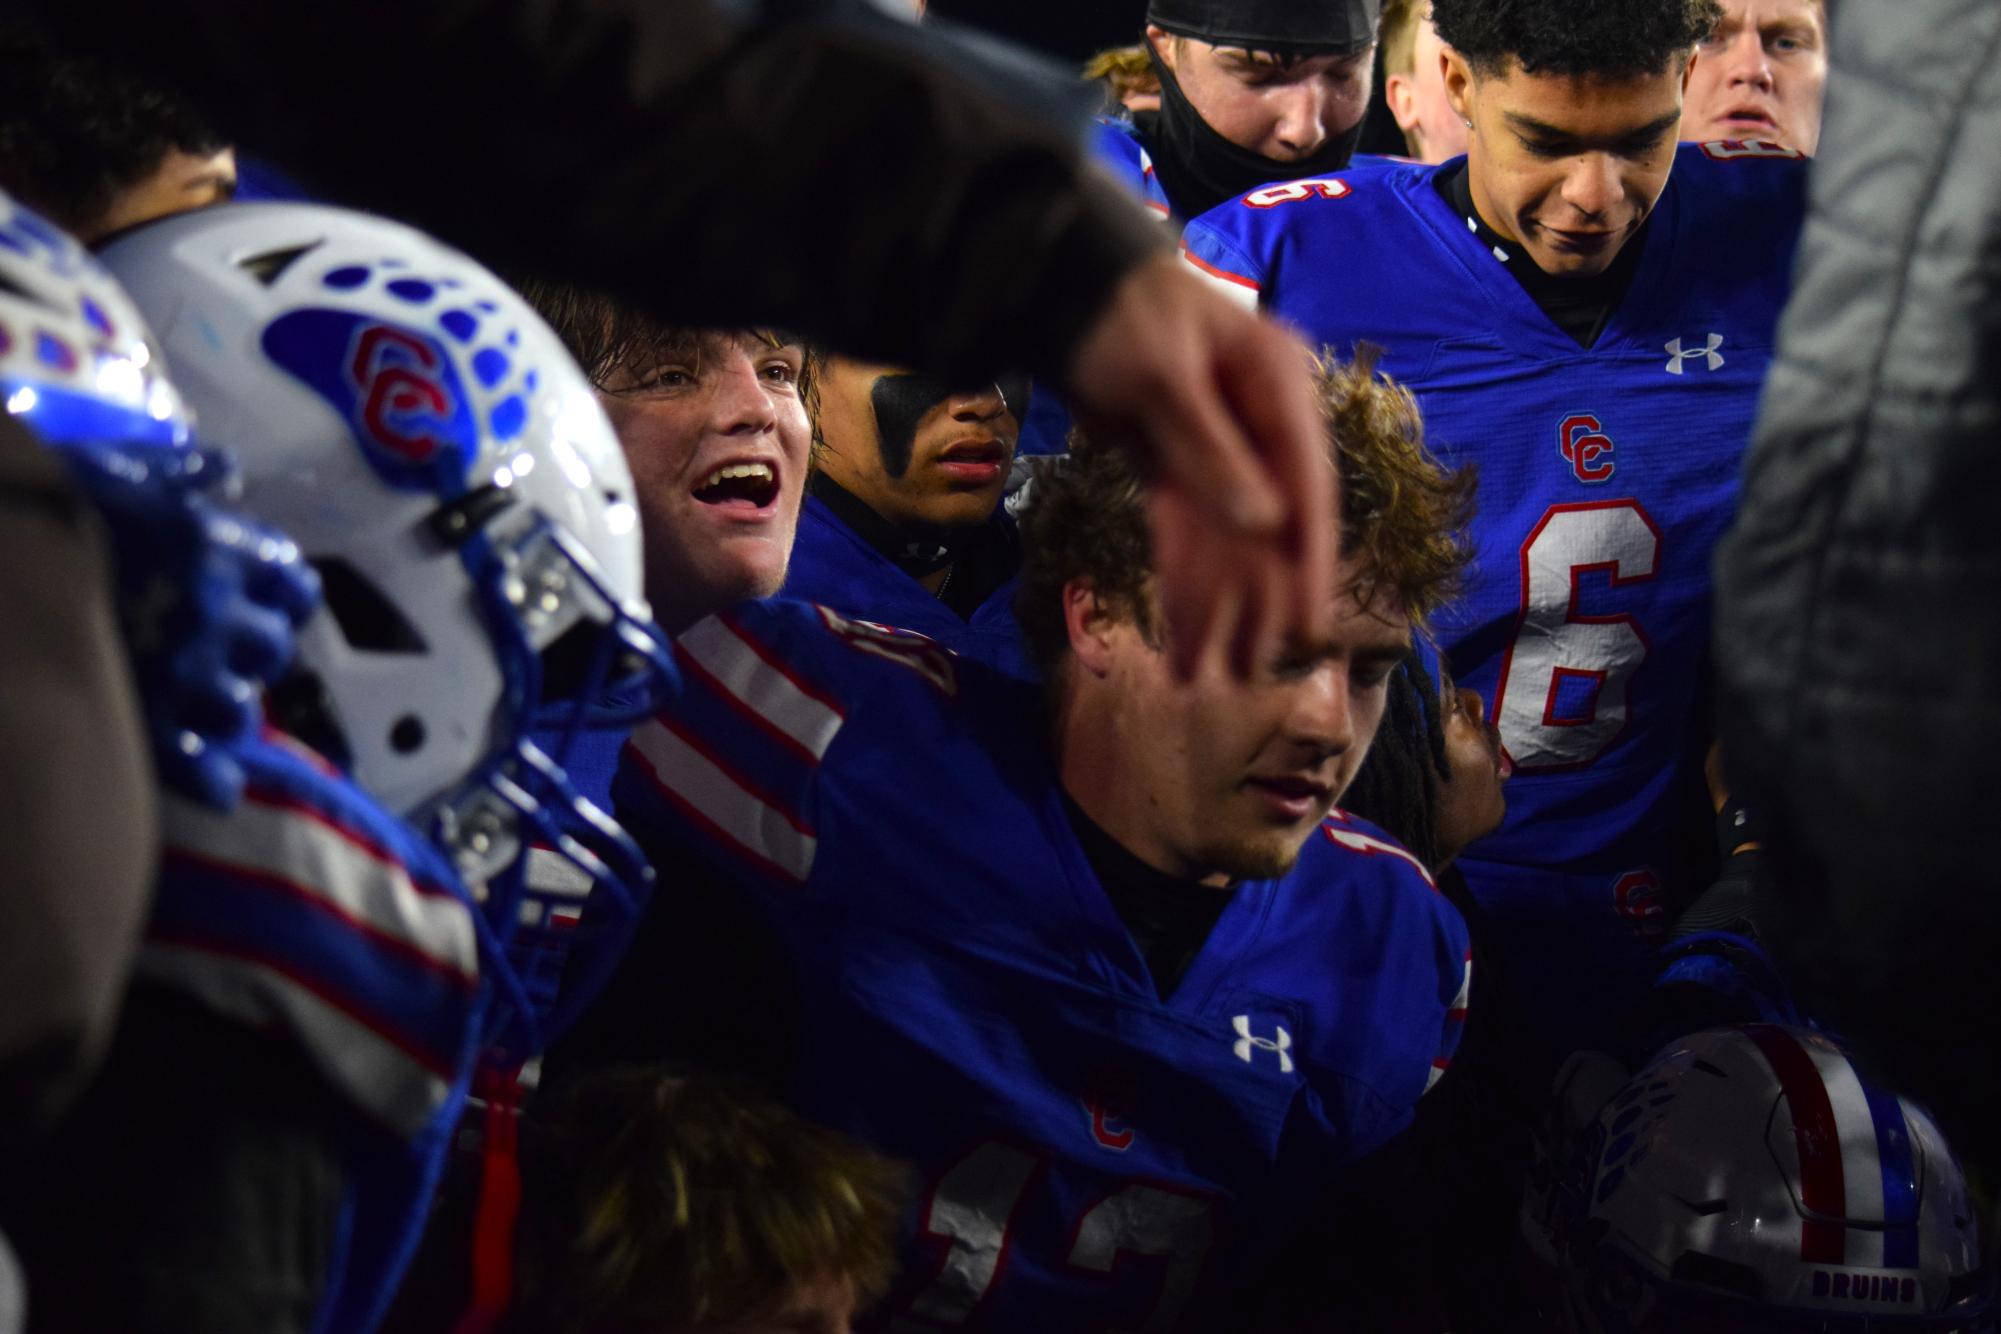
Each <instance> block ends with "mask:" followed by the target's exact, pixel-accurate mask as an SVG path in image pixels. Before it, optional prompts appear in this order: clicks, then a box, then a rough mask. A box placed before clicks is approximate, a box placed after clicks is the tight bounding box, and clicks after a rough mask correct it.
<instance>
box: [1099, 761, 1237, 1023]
mask: <svg viewBox="0 0 2001 1334" xmlns="http://www.w3.org/2000/svg"><path fill="white" fill-rule="evenodd" d="M1063 809H1064V810H1065V811H1066V812H1068V813H1069V816H1070V827H1071V828H1072V829H1074V830H1076V831H1077V842H1078V843H1079V844H1080V845H1081V846H1082V847H1083V849H1084V860H1086V861H1088V862H1089V863H1091V870H1092V871H1094V872H1096V873H1097V877H1098V883H1099V884H1101V885H1103V886H1104V887H1105V894H1106V896H1107V897H1108V898H1110V899H1111V901H1112V908H1113V909H1114V911H1116V912H1117V913H1118V915H1119V920H1120V921H1122V922H1124V923H1125V924H1126V930H1127V932H1129V933H1130V934H1131V936H1132V938H1133V943H1134V944H1136V945H1138V946H1139V952H1140V955H1141V957H1143V958H1144V959H1145V960H1146V967H1147V971H1148V972H1149V973H1152V974H1153V986H1154V990H1155V991H1156V992H1157V993H1158V994H1159V995H1160V997H1161V999H1163V1000H1165V999H1166V998H1167V997H1169V996H1172V995H1173V994H1174V989H1175V988H1176V987H1178V986H1180V985H1181V978H1182V975H1183V974H1185V973H1186V972H1187V971H1188V966H1189V965H1190V964H1192V963H1194V962H1195V956H1196V955H1198V954H1200V953H1201V952H1202V946H1203V945H1204V944H1206V943H1207V942H1208V940H1209V933H1210V932H1211V931H1212V930H1214V929H1215V926H1216V921H1217V919H1218V918H1220V917H1221V916H1222V915H1223V909H1225V908H1227V907H1229V906H1230V900H1231V899H1232V898H1234V897H1236V893H1237V891H1236V889H1235V888H1234V887H1232V888H1229V889H1218V888H1216V887H1215V886H1213V885H1204V884H1198V883H1196V882H1195V881H1192V880H1183V879H1181V878H1179V877H1178V876H1171V875H1169V874H1167V873H1166V872H1165V871H1157V870H1155V869H1154V868H1153V867H1151V866H1148V865H1147V864H1146V863H1145V862H1143V861H1141V860H1140V859H1139V858H1137V857H1135V856H1133V855H1132V853H1130V852H1128V851H1126V849H1125V848H1124V847H1122V846H1121V845H1120V844H1119V842H1118V840H1117V839H1115V838H1113V837H1112V836H1111V835H1110V834H1108V833H1106V832H1105V831H1104V830H1103V829H1100V828H1099V827H1098V823H1097V821H1095V820H1093V819H1092V818H1091V817H1090V816H1088V815H1086V814H1084V811H1083V808H1082V807H1080V806H1078V805H1077V803H1076V802H1074V801H1072V800H1071V799H1070V794H1069V793H1068V792H1065V793H1064V794H1063Z"/></svg>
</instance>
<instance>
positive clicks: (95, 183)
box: [0, 20, 229, 235]
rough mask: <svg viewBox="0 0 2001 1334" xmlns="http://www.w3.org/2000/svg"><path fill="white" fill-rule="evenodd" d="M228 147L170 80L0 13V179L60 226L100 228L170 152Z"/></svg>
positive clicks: (75, 229)
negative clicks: (150, 77)
mask: <svg viewBox="0 0 2001 1334" xmlns="http://www.w3.org/2000/svg"><path fill="white" fill-rule="evenodd" d="M227 147H229V141H228V140H227V139H225V138H223V137H222V136H221V135H220V134H219V133H217V132H216V130H215V128H214V127H213V126H212V125H210V124H209V123H208V121H207V120H206V119H204V118H203V117H202V116H201V114H200V113H199V112H197V111H196V110H195V109H194V108H193V107H192V106H190V105H189V104H188V103H186V102H185V101H183V100H182V99H181V98H180V97H179V96H177V95H176V94H175V93H174V92H173V91H171V90H170V89H168V88H166V87H162V86H156V85H154V84H153V83H151V82H149V81H147V80H146V79H144V78H140V77H135V76H133V75H132V74H129V73H127V72H125V71H124V70H122V69H113V68H111V67H109V66H106V65H104V64H101V63H100V62H97V61H94V60H89V59H85V58H82V57H78V56H73V55H70V54H68V53H67V52H65V51H63V50H61V49H60V48H58V47H56V46H54V45H52V44H51V43H49V42H48V41H47V40H45V39H44V38H43V37H42V36H41V34H39V33H38V32H35V31H33V30H31V29H29V28H27V27H26V26H24V25H23V24H21V23H20V22H18V21H14V20H7V21H4V22H0V186H4V187H5V188H6V190H7V192H8V193H9V194H11V195H13V196H14V197H15V198H16V199H18V200H20V201H21V202H22V203H24V204H26V205H28V207H30V208H32V209H34V210H36V211H37V212H39V213H41V214H43V215H44V216H46V217H47V218H48V219H49V220H50V221H51V222H53V223H55V224H56V225H57V226H59V227H62V228H64V229H65V230H67V231H71V232H75V233H78V234H83V235H87V234H89V233H91V232H94V231H96V230H98V226H99V224H100V223H101V222H102V221H103V219H104V218H105V215H106V214H108V213H109V212H110V211H111V207H112V204H113V203H114V202H115V201H116V199H117V197H118V195H119V194H120V193H121V192H122V191H125V190H128V189H130V188H131V187H132V186H135V185H137V184H138V183H139V182H141V181H143V180H145V179H146V178H147V177H148V176H150V175H152V174H153V173H154V172H155V171H158V170H159V168H160V164H161V163H162V162H164V161H165V160H166V158H167V155H168V154H169V153H171V152H173V151H174V150H176V149H178V150H180V151H181V152H184V153H192V154H194V155H196V156H198V157H208V156H210V155H212V154H215V153H219V152H221V151H222V150H223V149H225V148H227Z"/></svg>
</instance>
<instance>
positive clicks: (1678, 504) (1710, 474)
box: [1184, 0, 1805, 1059]
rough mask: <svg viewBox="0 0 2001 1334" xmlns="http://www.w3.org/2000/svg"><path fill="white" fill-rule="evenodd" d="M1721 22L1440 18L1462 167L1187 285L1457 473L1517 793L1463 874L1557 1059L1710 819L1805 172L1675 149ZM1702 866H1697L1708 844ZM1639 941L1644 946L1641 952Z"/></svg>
mask: <svg viewBox="0 0 2001 1334" xmlns="http://www.w3.org/2000/svg"><path fill="white" fill-rule="evenodd" d="M1718 12H1719V11H1718V8H1717V6H1716V5H1715V4H1714V3H1713V0H1620V2H1619V3H1608V4H1595V5H1589V6H1578V5H1574V4H1570V3H1565V2H1564V0H1528V2H1527V3H1511V4H1502V3H1499V2H1498V0H1435V2H1434V4H1433V6H1432V16H1433V20H1434V22H1435V23H1436V24H1437V26H1438V31H1439V35H1440V37H1442V38H1443V39H1444V40H1445V42H1446V43H1447V46H1448V47H1449V48H1450V49H1449V50H1448V52H1447V55H1446V61H1447V79H1446V85H1447V91H1448V93H1449V95H1450V96H1451V98H1452V101H1453V105H1454V106H1455V107H1456V108H1457V109H1458V110H1459V112H1460V114H1461V115H1462V116H1463V117H1464V118H1465V119H1466V120H1467V121H1468V122H1470V124H1471V139H1470V141H1469V152H1468V155H1467V157H1466V158H1464V159H1463V160H1457V161H1454V162H1450V163H1446V164H1444V165H1443V166H1441V167H1435V168H1434V167H1421V166H1415V165H1403V164H1383V165H1379V166H1373V167H1368V168H1356V169H1352V170H1350V171H1347V172H1343V173H1339V174H1335V175H1329V176H1321V177H1315V178H1310V179H1304V180H1300V181H1295V182H1290V183H1286V184H1283V185H1279V186H1273V187H1267V188H1265V189H1262V190H1257V191H1253V192H1251V193H1250V194H1247V195H1245V196H1244V197H1243V198H1241V199H1239V200H1236V201H1233V202H1231V203H1229V204H1226V205H1224V206H1223V207H1221V208H1219V209H1217V210H1215V211H1213V212H1212V213H1210V214H1208V215H1206V216H1205V217H1203V218H1201V219H1198V220H1197V221H1196V222H1195V223H1193V224H1191V225H1190V226H1189V228H1188V231H1187V234H1186V237H1185V241H1184V245H1185V250H1186V253H1187V256H1188V258H1189V259H1190V261H1191V262H1192V263H1194V264H1195V265H1196V266H1197V267H1198V268H1199V269H1202V270H1204V271H1206V272H1208V273H1209V274H1210V275H1211V276H1212V277H1213V278H1215V279H1217V280H1218V282H1219V284H1220V285H1221V286H1222V287H1223V288H1225V289H1227V290H1234V291H1236V292H1237V293H1238V295H1239V296H1240V297H1241V298H1242V299H1243V300H1245V301H1246V302H1257V303H1260V304H1262V305H1263V306H1264V307H1265V308H1266V309H1267V310H1269V311H1272V312H1274V313H1276V314H1277V315H1279V316H1281V317H1283V318H1285V319H1288V320H1290V321H1292V322H1293V323H1294V324H1296V325H1298V326H1300V327H1302V328H1303V329H1304V330H1305V331H1306V332H1307V333H1308V334H1309V335H1310V336H1311V337H1312V338H1314V339H1315V340H1317V341H1325V342H1328V343H1332V344H1335V345H1346V344H1348V343H1350V342H1353V341H1354V340H1356V339H1367V340H1369V341H1370V342H1372V343H1376V344H1380V345H1381V346H1382V347H1383V348H1384V349H1385V352H1384V356H1383V368H1384V370H1385V371H1386V372H1387V373H1389V374H1390V375H1392V376H1393V377H1395V378H1397V379H1399V380H1400V381H1402V382H1403V383H1405V384H1408V385H1409V386H1410V387H1411V388H1412V389H1413V390H1415V391H1416V393H1417V395H1418V398H1419V401H1420V402H1421V403H1422V404H1423V406H1424V411H1425V418H1426V424H1427V428H1428V430H1429V432H1430V434H1431V437H1432V439H1433V441H1434V443H1435V445H1436V447H1437V448H1438V449H1439V450H1440V451H1441V454H1442V455H1443V456H1444V457H1445V458H1447V459H1448V460H1451V461H1455V462H1458V461H1477V463H1478V465H1479V468H1480V479H1481V506H1480V514H1479V517H1478V519H1477V521H1476V524H1475V532H1476V540H1477V544H1478V549H1479V559H1478V562H1477V565H1476V568H1477V570H1478V574H1477V576H1476V577H1475V579H1474V581H1473V583H1472V585H1471V587H1470V589H1469V595H1468V597H1467V598H1466V599H1465V600H1464V601H1463V603H1461V604H1460V605H1459V606H1456V607H1455V608H1453V609H1452V610H1451V612H1450V613H1449V614H1448V615H1447V616H1446V617H1444V618H1442V621H1441V625H1440V631H1441V638H1442V640H1443V642H1444V645H1445V648H1446V650H1447V657H1448V659H1449V662H1450V667H1451V670H1452V675H1453V676H1454V678H1455V679H1457V680H1458V681H1459V682H1460V683H1461V684H1463V685H1466V686H1469V687H1471V688H1473V689H1474V690H1477V691H1478V692H1479V693H1480V695H1481V696H1482V698H1483V699H1484V700H1485V702H1486V706H1487V714H1488V716H1489V717H1491V718H1493V719H1494V720H1495V721H1496V722H1497V723H1498V724H1499V726H1500V729H1501V736H1502V739H1503V741H1504V742H1505V744H1506V746H1507V750H1508V754H1509V755H1510V757H1511V758H1512V760H1513V763H1514V765H1515V770H1516V776H1515V778H1514V780H1513V782H1512V783H1511V785H1510V788H1509V794H1508V815H1507V819H1506V821H1505V823H1504V824H1503V825H1502V827H1501V829H1500V831H1499V832H1498V833H1496V834H1494V835H1493V836H1491V837H1489V838H1487V839H1485V840H1482V841H1481V842H1480V843H1479V844H1477V845H1475V846H1474V847H1472V848H1470V849H1469V850H1468V851H1467V853H1466V855H1465V856H1463V857H1462V858H1461V859H1460V862H1459V865H1460V867H1461V869H1462V870H1464V872H1465V874H1466V877H1467V880H1468V882H1469V883H1470V884H1471V886H1472V888H1473V891H1474V893H1475V894H1476V895H1477V896H1478V897H1479V898H1480V899H1481V900H1482V901H1483V902H1484V903H1486V904H1487V905H1488V907H1489V909H1490V911H1491V914H1492V916H1493V918H1494V922H1495V926H1496V928H1497V930H1498V931H1499V933H1500V934H1501V936H1502V937H1503V939H1504V941H1505V943H1506V946H1507V948H1508V949H1509V950H1510V952H1511V953H1513V954H1515V955H1516V956H1517V957H1516V963H1517V965H1518V967H1517V972H1518V973H1519V975H1520V976H1521V978H1522V981H1523V983H1524V989H1525V991H1526V992H1527V993H1528V997H1527V999H1528V1002H1529V1005H1530V1008H1531V1010H1532V1012H1534V1014H1535V1015H1536V1017H1537V1022H1538V1024H1539V1025H1540V1026H1541V1027H1542V1028H1543V1029H1544V1030H1545V1032H1546V1037H1547V1042H1546V1045H1547V1047H1548V1049H1549V1050H1548V1053H1547V1054H1548V1056H1549V1057H1550V1058H1551V1059H1554V1058H1555V1057H1556V1056H1558V1055H1560V1054H1561V1052H1563V1051H1565V1050H1569V1049H1571V1048H1574V1047H1578V1046H1583V1045H1591V1044H1597V1045H1604V1044H1605V1043H1607V1042H1608V1041H1609V1040H1610V1036H1609V1033H1608V1031H1607V1028H1608V1026H1609V1025H1610V1023H1611V1022H1612V1019H1613V1016H1614V1015H1615V1014H1616V1013H1617V1010H1618V1008H1619V1005H1620V1004H1621V1002H1623V1001H1626V1000H1629V999H1632V998H1634V997H1636V996H1637V994H1638V991H1639V989H1640V988H1642V987H1643V986H1644V984H1645V981H1646V979H1647V976H1648V965H1647V953H1646V949H1645V945H1644V942H1643V941H1642V940H1641V939H1639V935H1638V933H1637V932H1636V931H1635V930H1634V929H1632V927H1633V926H1651V925H1654V924H1657V923H1658V922H1659V920H1660V914H1661V910H1662V895H1663V892H1664V890H1665V891H1669V892H1688V891H1691V890H1693V889H1699V888H1700V887H1701V884H1702V881H1703V877H1702V876H1701V874H1700V873H1699V872H1698V873H1697V874H1695V875H1692V876H1688V877H1687V878H1686V879H1687V881H1688V883H1679V882H1678V879H1677V864H1678V860H1679V854H1678V849H1679V848H1680V847H1682V846H1683V843H1684V840H1683V838H1682V836H1681V833H1680V831H1679V828H1678V825H1679V823H1680V820H1681V814H1682V811H1683V808H1684V807H1688V808H1689V814H1690V815H1691V816H1692V817H1694V818H1693V819H1692V820H1691V824H1695V823H1699V822H1700V811H1699V803H1700V790H1699V788H1698V787H1697V784H1698V783H1699V781H1700V779H1699V773H1698V766H1699V764H1700V761H1701V757H1702V754H1703V742H1704V738H1703V736H1702V735H1701V733H1702V731H1703V722H1702V719H1701V717H1700V714H1699V705H1698V697H1699V694H1700V688H1701V685H1702V682H1703V679H1704V675H1705V671H1706V663H1707V656H1708V651H1709V638H1708V636H1709V588H1710V582H1709V556H1710V550H1711V548H1712V547H1713V546H1714V544H1715V542H1716V539H1717V537H1718V535H1719V534H1720V532H1721V530H1722V527H1723V525H1724V523H1725V521H1726V519H1727V517H1728V515H1729V513H1730V511H1731V507H1732V506H1733V504H1734V503H1735V498H1736V493H1737V468H1738V460H1739V457H1740V456H1741V454H1742V452H1743V447H1744V443H1745V441H1746V439H1747V436H1748V432H1749V428H1750V423H1751V418H1752V414H1753V412H1754V410H1755V407H1756V403H1757V396H1758V391H1759V388H1760V386H1761V384H1762V382H1763V379H1764V372H1765V368H1766V366H1767V364H1768V363H1769V361H1770V358H1771V349H1772V340H1773V334H1774V327H1775V324H1776V321H1777V317H1778V312H1779V309H1780V307H1781V306H1782V305H1783V303H1784V300H1785V296H1786V293H1787V290H1788V283H1789V278H1790V270H1791V258H1792V253H1793V247H1794V244H1795V241H1796V239H1797V232H1798V226H1799V219H1800V213H1801V208H1802V203H1803V184H1804V177H1805V168H1804V163H1803V162H1802V161H1801V160H1800V154H1799V153H1797V152H1796V151H1794V150H1792V149H1789V148H1784V147H1780V146H1776V145H1766V144H1741V143H1734V142H1726V143H1718V144H1708V145H1689V146H1685V147H1679V148H1678V147H1677V143H1676V132H1677V129H1678V127H1679V125H1680V119H1681V110H1682V91H1683V87H1684V85H1685V83H1686V81H1687V78H1688V74H1689V61H1690V58H1691V53H1692V52H1693V51H1694V49H1695V45H1696V43H1697V41H1698V39H1700V38H1701V37H1702V36H1704V34H1706V33H1707V32H1708V31H1709V29H1710V27H1711V25H1713V24H1714V23H1715V21H1716V19H1717V15H1718ZM1690 841H1692V840H1690ZM1629 923H1631V924H1632V926H1629V925H1628V924H1629Z"/></svg>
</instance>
